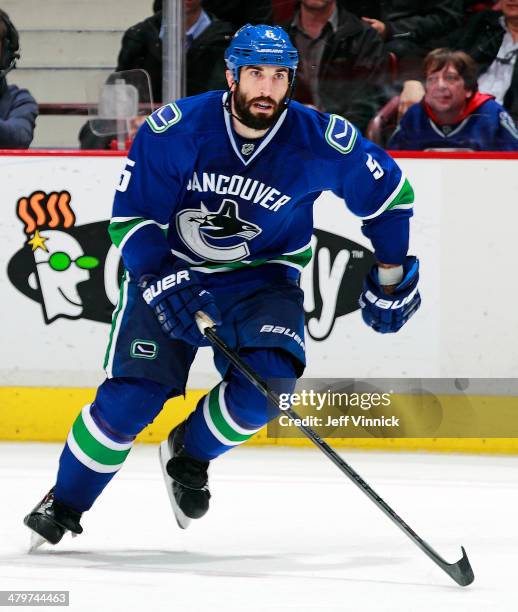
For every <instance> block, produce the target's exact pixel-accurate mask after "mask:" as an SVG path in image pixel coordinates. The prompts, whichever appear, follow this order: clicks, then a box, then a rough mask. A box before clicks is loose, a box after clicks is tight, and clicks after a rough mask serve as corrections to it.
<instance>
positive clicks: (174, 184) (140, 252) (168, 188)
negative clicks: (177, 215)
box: [108, 123, 188, 279]
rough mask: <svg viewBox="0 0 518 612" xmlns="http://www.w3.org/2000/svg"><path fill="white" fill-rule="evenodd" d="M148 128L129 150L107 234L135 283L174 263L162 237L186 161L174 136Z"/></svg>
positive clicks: (179, 186) (144, 128)
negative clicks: (181, 163)
mask: <svg viewBox="0 0 518 612" xmlns="http://www.w3.org/2000/svg"><path fill="white" fill-rule="evenodd" d="M153 125H156V123H155V124H149V125H148V124H144V125H143V126H142V127H141V128H140V129H139V131H138V133H137V136H136V138H135V140H134V142H133V145H132V147H131V149H130V151H129V154H128V159H127V161H126V167H125V169H124V170H123V171H122V175H121V177H120V181H119V184H118V185H117V187H116V194H115V199H114V204H113V216H112V219H111V222H110V226H109V230H108V231H109V233H110V236H111V239H112V242H113V243H114V244H115V245H116V246H117V247H118V248H119V249H120V251H121V253H122V258H123V260H124V265H125V267H126V269H127V270H128V271H129V272H130V275H131V277H132V278H137V279H138V278H139V277H140V276H142V274H151V273H153V274H159V273H160V270H161V269H162V268H163V266H164V265H165V264H166V263H167V262H169V263H171V262H172V261H174V258H173V255H172V254H171V250H170V247H169V244H168V241H167V232H168V229H169V220H170V218H171V215H172V214H173V211H174V209H175V206H176V202H177V200H178V197H179V193H180V189H181V185H182V180H183V179H182V168H181V166H180V160H181V159H185V158H186V157H188V153H187V152H186V151H181V142H177V141H176V140H175V139H174V135H173V138H171V135H170V134H168V135H165V134H161V133H156V132H155V131H154V129H153V127H152V126H153ZM173 140H174V142H173ZM173 150H174V155H173V154H172V151H173ZM182 153H184V154H183V155H182Z"/></svg>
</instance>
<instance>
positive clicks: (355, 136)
mask: <svg viewBox="0 0 518 612" xmlns="http://www.w3.org/2000/svg"><path fill="white" fill-rule="evenodd" d="M326 140H327V143H328V144H329V145H330V146H331V147H333V148H334V149H335V150H336V151H337V152H338V153H339V155H338V156H337V155H335V157H334V159H333V163H334V165H335V176H336V179H335V180H336V185H335V187H334V188H333V192H334V193H336V195H338V196H339V197H341V198H343V199H344V201H345V204H346V206H347V208H348V209H349V210H350V211H351V212H352V213H354V214H355V215H356V216H358V217H360V218H361V219H362V221H363V225H362V231H363V233H364V234H365V236H367V237H368V238H369V239H370V240H371V242H372V245H373V247H374V250H375V254H376V257H377V259H378V261H380V262H383V263H393V264H399V263H402V262H403V261H404V259H405V256H406V254H407V251H408V240H409V218H410V217H411V216H412V210H413V202H414V192H413V189H412V187H411V185H410V183H409V182H408V180H407V178H406V176H405V175H404V173H403V172H402V170H401V168H400V167H399V166H398V165H397V163H396V162H395V161H394V160H393V159H392V158H391V157H390V156H389V155H388V153H386V152H385V151H384V150H383V149H381V148H380V147H378V146H377V145H375V144H374V143H372V142H370V141H368V140H366V139H364V138H362V136H361V135H360V134H359V132H358V131H357V130H356V128H355V127H354V126H352V125H351V124H350V123H349V122H348V121H347V120H346V119H344V118H343V117H338V116H337V115H334V116H331V119H330V123H329V125H328V128H327V131H326Z"/></svg>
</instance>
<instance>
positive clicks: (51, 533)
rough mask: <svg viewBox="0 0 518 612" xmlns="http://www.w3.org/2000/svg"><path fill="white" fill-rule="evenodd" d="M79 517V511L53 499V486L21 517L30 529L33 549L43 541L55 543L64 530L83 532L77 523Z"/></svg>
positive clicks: (75, 532)
mask: <svg viewBox="0 0 518 612" xmlns="http://www.w3.org/2000/svg"><path fill="white" fill-rule="evenodd" d="M80 519H81V513H80V512H76V511H75V510H72V508H69V507H68V506H65V505H64V504H62V503H60V502H58V501H57V500H55V499H54V488H52V489H51V490H50V491H49V492H48V493H47V495H45V497H44V498H43V499H42V500H41V502H40V503H39V504H38V505H37V506H36V507H35V508H34V509H33V510H32V512H30V513H29V514H28V515H27V516H26V517H25V518H24V519H23V522H24V524H25V525H27V527H29V529H31V530H32V534H31V550H35V549H36V548H38V546H41V544H43V543H44V542H48V543H49V544H57V543H58V542H59V541H60V540H61V538H62V537H63V536H64V535H65V532H66V531H71V532H72V535H78V534H80V533H83V528H82V527H81V525H80V524H79V520H80Z"/></svg>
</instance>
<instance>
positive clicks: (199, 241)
mask: <svg viewBox="0 0 518 612" xmlns="http://www.w3.org/2000/svg"><path fill="white" fill-rule="evenodd" d="M176 227H177V229H178V234H179V236H180V237H181V239H182V240H183V242H184V243H185V245H186V246H187V247H188V248H189V249H190V250H191V251H193V252H194V253H196V254H197V255H199V256H200V257H203V258H204V260H206V261H216V262H230V261H239V260H240V259H244V258H245V257H247V256H248V255H249V254H250V250H249V249H248V245H247V244H246V241H248V240H252V239H253V238H255V237H256V236H257V235H259V234H260V233H261V231H262V230H261V228H260V227H259V226H258V225H255V223H250V221H246V220H244V219H241V217H240V216H239V207H238V204H237V202H235V201H234V200H229V199H228V198H225V199H224V200H223V202H222V203H221V206H220V207H219V210H217V211H216V212H214V213H213V212H210V211H209V210H208V209H207V207H206V206H205V204H204V203H203V202H201V206H200V209H199V210H197V209H192V208H190V209H187V210H183V211H182V212H181V213H179V214H178V215H177V217H176ZM234 237H239V238H244V241H241V242H239V243H238V244H235V245H231V246H222V245H219V244H217V243H216V244H214V243H211V242H209V240H224V239H229V238H234Z"/></svg>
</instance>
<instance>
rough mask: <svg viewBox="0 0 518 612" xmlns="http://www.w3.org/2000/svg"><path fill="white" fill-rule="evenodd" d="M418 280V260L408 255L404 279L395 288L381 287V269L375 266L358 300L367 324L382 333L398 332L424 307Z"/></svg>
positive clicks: (368, 275) (404, 265) (404, 268)
mask: <svg viewBox="0 0 518 612" xmlns="http://www.w3.org/2000/svg"><path fill="white" fill-rule="evenodd" d="M418 280H419V260H418V259H417V257H414V256H410V255H409V256H407V258H406V260H405V263H404V264H403V280H402V281H401V282H400V283H399V284H397V285H396V286H395V287H392V286H391V287H390V288H386V287H382V286H381V285H380V282H379V277H378V266H377V265H374V266H372V268H371V269H370V271H369V273H368V274H367V277H366V279H365V281H364V283H363V291H362V293H361V295H360V299H359V304H360V308H361V310H362V318H363V320H364V322H365V323H366V324H367V325H368V326H369V327H372V329H373V330H374V331H377V332H379V333H380V334H387V333H394V332H397V331H399V330H400V329H401V328H402V327H403V325H404V324H405V323H406V322H407V321H408V319H410V317H411V316H412V315H414V314H415V312H416V311H417V309H418V308H419V306H420V305H421V296H420V295H419V291H418V290H417V282H418ZM387 289H388V290H387Z"/></svg>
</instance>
